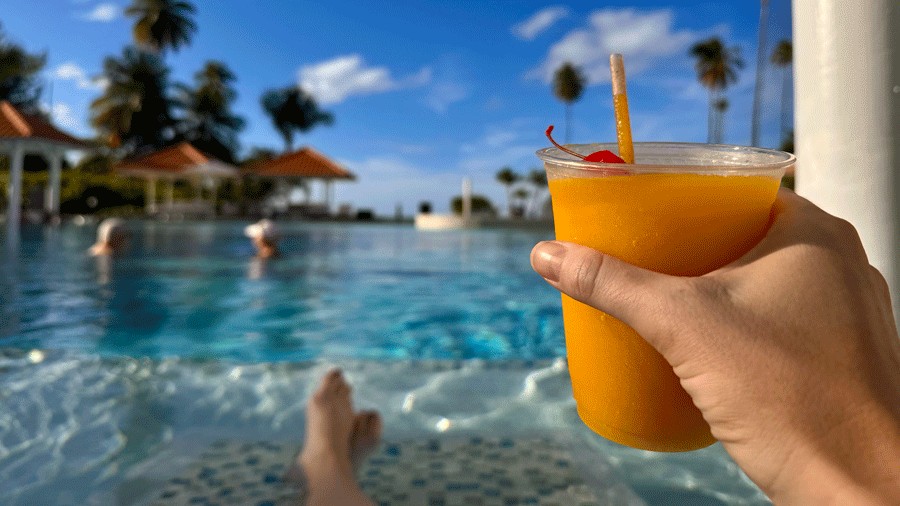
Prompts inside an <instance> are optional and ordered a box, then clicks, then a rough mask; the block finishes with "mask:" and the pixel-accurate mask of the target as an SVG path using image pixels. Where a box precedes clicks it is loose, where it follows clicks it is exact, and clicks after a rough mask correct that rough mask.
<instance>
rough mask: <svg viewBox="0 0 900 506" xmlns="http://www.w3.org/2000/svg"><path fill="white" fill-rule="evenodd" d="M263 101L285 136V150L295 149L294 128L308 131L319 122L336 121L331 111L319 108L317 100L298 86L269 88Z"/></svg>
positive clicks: (280, 131) (263, 104)
mask: <svg viewBox="0 0 900 506" xmlns="http://www.w3.org/2000/svg"><path fill="white" fill-rule="evenodd" d="M261 101H262V106H263V109H265V111H266V113H267V114H268V115H269V116H270V117H271V118H272V123H273V124H274V125H275V129H276V130H278V133H280V134H281V136H282V137H283V138H284V145H285V151H291V150H292V149H293V145H294V130H299V131H301V132H307V131H309V130H311V129H312V128H314V127H315V126H316V125H318V124H319V123H322V124H323V125H330V124H332V123H333V122H334V117H333V116H332V115H331V113H328V112H325V111H322V110H321V109H319V106H318V105H317V104H316V101H315V100H314V99H313V98H312V97H311V96H310V95H309V94H307V93H306V92H305V91H303V90H302V89H300V88H298V87H297V86H288V87H286V88H280V89H275V90H268V91H266V92H265V93H263V96H262V100H261Z"/></svg>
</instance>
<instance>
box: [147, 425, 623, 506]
mask: <svg viewBox="0 0 900 506" xmlns="http://www.w3.org/2000/svg"><path fill="white" fill-rule="evenodd" d="M296 450H297V448H296V447H295V446H294V445H277V444H274V443H258V444H242V443H239V442H227V441H226V442H224V443H222V442H217V443H215V444H214V445H212V446H211V447H210V450H209V451H208V452H207V453H205V454H204V455H203V456H202V457H201V458H200V459H199V460H198V461H197V463H196V465H194V466H193V467H192V468H191V469H192V470H188V472H186V473H185V474H184V475H182V476H179V477H176V478H173V479H172V480H170V481H169V482H168V484H167V485H166V487H165V488H164V489H163V490H162V491H161V492H160V495H159V496H158V497H159V499H158V501H157V502H155V503H152V506H187V505H189V504H204V505H208V506H211V505H213V504H222V505H223V506H225V505H241V506H244V505H262V504H271V505H273V506H287V505H295V504H298V503H299V504H302V502H300V501H301V500H302V497H303V495H304V491H303V490H302V489H296V488H293V486H292V485H290V484H285V483H284V482H282V479H281V476H282V475H283V474H284V472H285V471H286V469H287V467H288V464H289V463H290V462H292V460H293V459H294V458H295V456H296ZM373 457H374V458H370V459H369V460H368V461H367V462H366V463H364V464H363V466H362V468H361V469H360V472H359V476H360V477H361V479H360V486H361V487H362V489H363V491H365V492H366V494H367V495H369V496H370V497H371V498H372V499H373V501H374V502H375V504H379V505H381V504H390V505H399V506H403V505H416V506H418V505H435V506H438V505H443V506H457V505H466V506H509V505H513V504H522V505H540V506H551V505H553V504H557V505H565V506H570V505H576V504H582V503H584V504H590V505H598V504H605V503H601V502H600V501H598V500H597V499H596V496H595V495H594V493H593V492H592V491H591V490H590V489H588V488H587V487H586V485H584V482H583V479H582V478H581V476H580V475H579V474H578V473H577V472H576V466H575V465H573V464H572V462H571V460H570V459H569V455H568V453H567V452H566V451H565V450H564V449H562V448H561V447H560V446H558V445H556V444H555V443H552V442H551V441H548V440H541V439H534V440H530V439H529V440H515V441H514V440H512V439H511V438H484V437H481V436H477V437H466V438H456V439H453V438H450V439H438V438H431V439H425V440H417V441H409V442H392V443H390V444H385V445H383V446H382V448H381V449H380V451H379V452H377V453H376V455H374V456H373ZM190 477H197V478H198V479H193V480H192V479H190ZM179 498H182V499H180V502H179ZM190 498H193V499H195V502H193V503H191V502H189V501H190ZM201 499H202V501H201ZM623 504H624V503H623Z"/></svg>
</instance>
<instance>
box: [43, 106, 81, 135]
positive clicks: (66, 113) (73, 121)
mask: <svg viewBox="0 0 900 506" xmlns="http://www.w3.org/2000/svg"><path fill="white" fill-rule="evenodd" d="M50 117H51V118H53V124H55V125H57V126H59V127H62V128H63V129H66V130H70V131H74V132H78V133H84V132H85V131H87V128H86V127H85V125H84V122H83V121H82V120H81V118H79V117H78V116H76V115H75V113H74V111H73V110H72V107H71V106H69V105H68V104H64V103H62V102H57V103H55V104H53V107H52V108H51V110H50Z"/></svg>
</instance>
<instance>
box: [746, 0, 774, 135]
mask: <svg viewBox="0 0 900 506" xmlns="http://www.w3.org/2000/svg"><path fill="white" fill-rule="evenodd" d="M768 20H769V0H760V2H759V29H758V30H757V35H758V37H759V42H758V44H757V48H756V85H755V86H754V87H753V114H752V118H751V121H750V145H751V146H759V122H760V107H762V88H763V76H764V75H765V73H766V72H765V71H766V28H767V24H768V22H769V21H768Z"/></svg>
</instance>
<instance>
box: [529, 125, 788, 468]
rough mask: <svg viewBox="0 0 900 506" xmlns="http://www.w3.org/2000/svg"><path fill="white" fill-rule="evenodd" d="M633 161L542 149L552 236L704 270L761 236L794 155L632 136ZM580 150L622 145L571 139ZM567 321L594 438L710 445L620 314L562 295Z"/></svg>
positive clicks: (645, 263)
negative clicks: (581, 142)
mask: <svg viewBox="0 0 900 506" xmlns="http://www.w3.org/2000/svg"><path fill="white" fill-rule="evenodd" d="M634 146H635V147H634V150H635V162H636V163H635V164H607V163H592V162H586V161H583V160H580V159H578V158H575V157H573V156H571V155H568V154H566V153H563V152H562V151H560V150H559V149H557V148H548V149H544V150H541V151H539V152H538V156H539V157H540V158H541V159H542V160H543V161H544V163H545V168H546V170H547V176H548V180H549V185H550V194H551V197H552V202H553V219H554V222H555V227H556V238H557V239H558V240H561V241H570V242H574V243H577V244H581V245H584V246H588V247H591V248H594V249H596V250H598V251H602V252H604V253H607V254H610V255H613V256H616V257H618V258H620V259H622V260H625V261H626V262H630V263H632V264H635V265H638V266H641V267H644V268H647V269H651V270H654V271H657V272H662V273H666V274H673V275H679V276H697V275H701V274H705V273H708V272H710V271H712V270H715V269H717V268H719V267H721V266H723V265H725V264H727V263H729V262H731V261H733V260H735V259H737V258H739V257H740V256H741V255H743V254H744V253H746V252H747V251H748V250H749V249H750V248H752V247H753V246H754V245H755V244H756V243H757V242H758V241H759V240H760V239H761V238H762V237H763V236H764V235H765V233H766V230H767V228H768V226H769V223H770V213H771V209H772V204H773V203H774V202H775V196H776V193H777V191H778V186H779V184H780V181H781V176H782V175H783V174H784V170H785V168H787V167H788V166H789V165H791V164H792V163H793V161H794V157H793V155H790V154H788V153H782V152H779V151H772V150H765V149H757V148H748V147H737V146H718V145H703V144H677V143H636V144H635V145H634ZM568 148H571V149H573V150H574V151H576V152H579V153H584V154H587V153H592V152H594V151H598V150H603V149H615V145H608V146H604V145H597V144H594V145H581V146H578V145H575V146H572V145H570V146H568ZM562 308H563V323H564V327H565V332H566V349H567V354H568V360H569V373H570V375H571V378H572V388H573V391H574V395H575V400H576V403H577V406H578V414H579V416H580V417H581V419H582V420H583V421H584V423H585V424H587V426H588V427H590V428H591V429H592V430H594V431H595V432H597V433H598V434H600V435H602V436H604V437H606V438H607V439H610V440H612V441H615V442H617V443H621V444H624V445H628V446H632V447H635V448H641V449H645V450H655V451H687V450H694V449H697V448H703V447H705V446H708V445H710V444H712V443H713V442H715V439H714V438H713V437H712V435H711V434H710V431H709V426H708V425H707V424H706V422H705V421H704V420H703V417H702V416H701V414H700V411H699V410H698V409H697V408H696V407H695V406H694V404H693V402H692V401H691V398H690V397H689V396H688V395H687V393H686V392H685V391H684V390H683V389H682V388H681V384H680V383H679V381H678V378H677V377H676V376H675V374H674V372H673V371H672V368H671V366H669V364H668V363H667V362H666V361H665V359H663V357H662V356H661V355H660V354H659V353H658V352H657V351H656V350H654V349H653V348H652V347H651V346H650V345H649V344H647V342H646V341H644V340H643V339H642V338H641V337H640V336H639V335H638V334H637V333H635V331H634V330H632V329H631V328H630V327H628V326H627V325H625V324H624V323H622V322H621V321H619V320H617V319H615V318H613V317H612V316H610V315H607V314H605V313H603V312H601V311H598V310H596V309H594V308H591V307H589V306H587V305H585V304H582V303H581V302H578V301H576V300H574V299H572V298H570V297H568V296H566V295H563V296H562Z"/></svg>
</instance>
